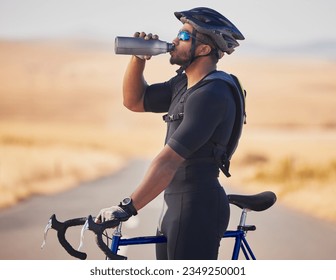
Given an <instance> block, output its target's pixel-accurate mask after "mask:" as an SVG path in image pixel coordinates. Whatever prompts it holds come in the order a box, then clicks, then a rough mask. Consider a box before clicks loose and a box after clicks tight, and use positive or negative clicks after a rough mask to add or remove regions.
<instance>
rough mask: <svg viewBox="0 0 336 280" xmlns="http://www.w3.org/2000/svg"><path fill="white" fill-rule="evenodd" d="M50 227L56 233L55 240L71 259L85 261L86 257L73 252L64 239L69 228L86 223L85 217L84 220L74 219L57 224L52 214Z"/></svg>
mask: <svg viewBox="0 0 336 280" xmlns="http://www.w3.org/2000/svg"><path fill="white" fill-rule="evenodd" d="M50 219H51V227H52V228H53V229H55V230H56V231H57V238H58V240H59V242H60V243H61V245H62V246H63V248H64V249H65V250H66V251H67V252H68V253H69V254H70V255H71V256H73V257H75V258H78V259H81V260H85V259H86V257H87V254H86V253H83V252H80V251H77V250H75V249H74V248H73V247H72V246H71V245H70V243H69V242H68V241H67V240H66V238H65V232H66V230H67V229H68V228H69V227H72V226H79V225H84V223H85V222H86V217H84V218H76V219H71V220H67V221H65V222H63V223H62V222H59V221H58V220H57V219H56V215H55V214H53V215H52V216H51V218H50Z"/></svg>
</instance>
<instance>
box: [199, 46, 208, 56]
mask: <svg viewBox="0 0 336 280" xmlns="http://www.w3.org/2000/svg"><path fill="white" fill-rule="evenodd" d="M197 51H198V54H197V55H199V56H206V55H208V54H209V53H210V52H211V47H210V46H209V45H205V44H201V45H199V46H198V48H197Z"/></svg>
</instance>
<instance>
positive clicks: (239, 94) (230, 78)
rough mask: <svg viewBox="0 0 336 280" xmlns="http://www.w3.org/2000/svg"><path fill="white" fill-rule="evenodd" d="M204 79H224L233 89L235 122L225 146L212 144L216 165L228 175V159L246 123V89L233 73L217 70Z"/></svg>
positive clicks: (235, 147)
mask: <svg viewBox="0 0 336 280" xmlns="http://www.w3.org/2000/svg"><path fill="white" fill-rule="evenodd" d="M205 79H206V80H213V79H220V80H225V81H226V82H227V83H228V84H229V85H230V86H231V88H232V89H233V93H232V94H233V97H234V101H235V104H236V117H235V123H234V125H233V128H232V132H231V135H230V139H229V142H228V144H227V146H224V145H222V144H220V143H213V145H214V157H215V160H216V162H217V165H218V166H219V168H220V169H221V170H222V172H223V173H224V174H225V176H226V177H230V176H231V174H230V173H229V169H230V160H231V157H232V155H233V153H234V152H235V150H236V149H237V146H238V142H239V138H240V136H241V134H242V129H243V124H246V110H245V98H246V91H245V90H244V89H243V87H242V85H241V83H240V81H239V79H238V78H237V77H236V76H235V75H233V74H228V73H225V72H223V71H217V72H214V73H212V74H210V75H209V76H208V77H206V78H205Z"/></svg>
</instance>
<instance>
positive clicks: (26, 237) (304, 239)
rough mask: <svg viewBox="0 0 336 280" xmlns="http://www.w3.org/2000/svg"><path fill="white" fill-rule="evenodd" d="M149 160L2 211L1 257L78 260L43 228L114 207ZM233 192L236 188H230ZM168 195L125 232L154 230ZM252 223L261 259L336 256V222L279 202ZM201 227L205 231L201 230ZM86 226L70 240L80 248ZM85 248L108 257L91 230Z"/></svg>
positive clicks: (132, 253)
mask: <svg viewBox="0 0 336 280" xmlns="http://www.w3.org/2000/svg"><path fill="white" fill-rule="evenodd" d="M147 166H148V162H146V161H141V160H136V161H132V162H131V163H130V164H129V166H128V167H127V168H125V169H124V170H121V171H120V172H119V173H117V174H115V175H113V176H110V177H105V178H101V179H99V180H96V181H93V182H90V183H85V184H82V185H81V186H80V187H78V188H74V189H71V190H69V191H66V192H64V193H61V194H57V195H53V196H36V197H33V198H31V199H29V200H26V201H24V202H22V203H20V204H19V205H17V206H15V207H12V208H10V209H6V210H2V211H0V237H1V238H0V248H1V249H0V259H8V260H15V259H27V260H28V259H32V260H40V259H41V260H42V259H73V258H72V257H71V256H69V255H68V254H67V253H66V252H65V251H64V250H63V248H62V247H61V246H60V245H59V244H58V243H57V240H56V234H55V231H53V230H50V231H49V234H48V238H47V245H46V247H45V248H44V249H43V250H41V249H40V245H41V243H42V240H43V230H44V227H45V224H46V223H47V222H48V219H49V217H50V216H51V214H53V213H56V214H57V217H58V218H59V220H65V219H70V218H74V217H83V216H87V215H88V214H93V215H95V214H96V213H97V212H98V211H99V210H100V208H102V207H106V206H109V205H113V204H116V203H118V202H119V200H120V199H121V198H122V197H124V196H127V195H128V194H129V193H130V192H131V191H132V189H133V188H134V186H135V185H136V184H137V183H138V182H139V181H140V179H141V178H142V176H143V174H144V172H145V170H146V169H147ZM227 192H228V193H232V192H234V191H233V190H228V191H227ZM161 203H162V197H158V198H157V199H156V200H154V201H153V202H151V203H150V204H149V205H148V206H147V207H146V208H145V209H143V210H142V211H141V212H140V213H139V215H138V216H136V217H133V218H132V219H131V220H130V221H128V222H127V223H126V224H125V225H124V235H125V236H135V235H138V234H140V235H141V234H145V235H151V234H154V232H155V228H156V224H157V220H158V217H159V214H160V208H161ZM231 216H232V218H231V223H230V226H229V227H230V228H235V225H236V223H237V222H238V220H239V210H238V209H237V208H236V207H234V206H233V207H232V215H231ZM248 222H249V223H253V224H255V225H256V226H257V231H256V232H251V233H249V234H248V240H249V241H250V243H251V244H252V245H253V249H254V252H255V253H256V255H257V257H258V258H259V259H273V260H276V259H291V260H294V259H301V260H305V259H336V224H330V223H327V222H325V221H321V220H317V219H314V218H311V217H308V216H305V215H303V214H301V213H298V212H295V211H292V210H289V209H287V208H285V207H284V206H282V205H281V204H280V203H277V204H276V205H275V206H273V207H272V208H271V209H269V210H267V211H265V212H261V213H260V212H259V213H249V216H248ZM200 230H201V229H200ZM79 232H80V227H78V228H77V229H75V230H73V232H71V233H69V235H68V238H69V240H70V242H71V243H72V244H74V246H75V247H76V246H77V244H78V243H79ZM84 242H85V243H84V244H85V248H84V251H86V252H87V253H88V259H103V255H102V253H101V252H100V251H99V250H98V249H97V247H96V246H95V243H94V236H93V235H92V234H91V232H87V233H86V234H85V240H84ZM231 247H232V244H231V242H230V241H227V240H223V242H222V245H221V250H220V258H221V259H228V258H230V255H231V253H230V250H231ZM121 253H127V255H128V257H129V258H130V259H154V258H155V256H154V248H153V245H143V246H142V247H139V246H132V247H129V248H127V250H125V249H123V251H122V252H121Z"/></svg>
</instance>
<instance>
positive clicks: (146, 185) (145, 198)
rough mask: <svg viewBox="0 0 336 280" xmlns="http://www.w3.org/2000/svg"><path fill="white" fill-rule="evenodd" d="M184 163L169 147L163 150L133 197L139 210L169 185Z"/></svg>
mask: <svg viewBox="0 0 336 280" xmlns="http://www.w3.org/2000/svg"><path fill="white" fill-rule="evenodd" d="M183 161H184V158H183V157H181V156H180V155H179V154H177V153H176V152H175V151H174V150H173V149H172V148H170V147H169V146H168V145H166V146H165V147H164V148H163V150H162V151H161V152H160V153H159V154H158V155H157V156H156V158H154V160H153V161H152V163H151V165H150V167H149V169H148V171H147V173H146V174H145V177H144V179H143V180H142V182H141V183H140V185H139V186H138V188H137V189H136V190H135V191H134V192H133V194H132V195H131V198H132V200H133V204H134V206H135V208H136V209H137V210H140V209H141V208H143V207H144V206H145V205H146V204H148V203H149V202H150V201H152V200H153V199H154V198H155V197H157V196H158V195H159V194H160V193H161V192H162V191H163V190H164V189H165V188H166V187H167V186H168V185H169V183H170V182H171V180H172V179H173V177H174V175H175V173H176V170H177V169H178V168H179V166H180V165H181V164H182V162H183Z"/></svg>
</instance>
